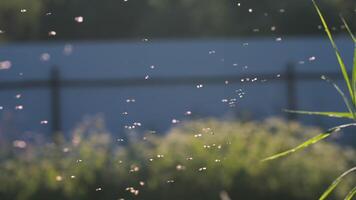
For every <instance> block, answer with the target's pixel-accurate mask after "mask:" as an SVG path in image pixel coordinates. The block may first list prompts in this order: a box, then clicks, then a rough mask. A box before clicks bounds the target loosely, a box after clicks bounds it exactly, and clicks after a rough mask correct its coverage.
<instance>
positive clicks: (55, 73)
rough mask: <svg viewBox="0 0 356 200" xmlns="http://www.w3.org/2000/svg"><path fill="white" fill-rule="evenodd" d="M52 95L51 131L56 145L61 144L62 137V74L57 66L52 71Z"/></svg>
mask: <svg viewBox="0 0 356 200" xmlns="http://www.w3.org/2000/svg"><path fill="white" fill-rule="evenodd" d="M50 95H51V99H50V100H51V124H52V126H51V131H52V139H53V141H54V142H55V143H59V142H60V137H61V131H62V127H61V123H62V122H61V98H60V73H59V70H58V68H57V67H56V66H54V67H53V68H52V69H51V74H50Z"/></svg>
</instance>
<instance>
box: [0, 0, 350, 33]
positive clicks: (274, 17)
mask: <svg viewBox="0 0 356 200" xmlns="http://www.w3.org/2000/svg"><path fill="white" fill-rule="evenodd" d="M238 3H240V6H238ZM318 3H319V5H320V6H321V8H322V9H323V11H324V13H325V15H326V16H329V17H328V21H329V23H330V24H331V25H332V26H333V27H334V28H333V30H334V31H339V30H340V26H341V23H340V20H339V19H338V13H341V14H343V15H344V16H345V17H346V18H347V19H348V21H350V22H352V24H351V26H355V25H356V20H355V18H356V16H355V14H356V13H355V9H356V2H355V1H354V0H327V1H326V0H324V1H321V0H320V1H319V2H318ZM250 8H252V9H253V12H251V13H250V12H249V11H248V10H249V9H250ZM21 9H26V12H21ZM76 16H83V17H84V22H83V23H80V24H78V23H76V22H75V20H74V18H75V17H76ZM319 24H320V22H319V21H318V17H317V15H316V13H315V12H314V10H313V7H312V4H311V1H310V0H303V1H294V0H265V1H260V0H241V1H232V0H219V1H216V0H101V1H97V0H75V1H73V0H11V1H0V30H2V31H4V33H3V34H0V39H1V40H44V39H48V32H49V31H52V30H55V31H56V32H57V36H56V37H51V38H52V39H113V38H119V39H122V38H125V39H127V38H157V37H165V38H170V37H236V36H250V35H251V34H253V35H271V34H272V35H273V34H276V35H282V34H283V35H285V34H289V35H290V34H292V35H296V34H317V33H320V30H319V29H318V25H319ZM272 26H274V27H275V28H276V30H275V31H273V32H272V31H271V27H272ZM257 29H258V31H256V30H257ZM253 30H255V31H253Z"/></svg>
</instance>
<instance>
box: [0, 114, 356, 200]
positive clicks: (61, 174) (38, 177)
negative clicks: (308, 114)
mask: <svg viewBox="0 0 356 200" xmlns="http://www.w3.org/2000/svg"><path fill="white" fill-rule="evenodd" d="M319 131H320V130H318V129H316V128H310V127H304V126H302V125H300V124H298V123H294V122H291V123H287V122H285V121H283V120H279V119H268V120H266V121H264V122H238V121H230V122H229V121H218V120H215V119H206V120H196V121H192V122H184V123H182V124H181V125H179V126H177V127H176V128H174V129H172V130H171V131H170V132H169V133H168V134H166V135H165V136H157V135H155V134H154V133H152V132H150V133H146V134H145V135H144V136H143V137H142V135H141V136H139V135H140V134H136V133H134V132H130V133H128V134H127V135H128V136H127V139H125V140H124V141H122V140H121V139H119V138H113V137H112V136H110V134H109V133H108V132H107V131H106V130H105V126H104V123H103V120H101V119H91V120H88V121H86V122H84V123H82V124H81V125H80V126H79V127H78V128H77V129H76V130H75V131H73V134H72V136H71V139H70V140H69V141H68V142H63V143H62V145H61V146H55V145H53V144H27V146H26V148H15V147H12V148H10V149H9V148H7V151H4V150H2V151H1V152H2V154H3V155H2V157H1V159H0V171H1V173H0V199H2V200H7V199H36V200H37V199H51V200H56V199H76V200H78V199H120V198H123V199H146V200H147V199H152V200H153V199H155V200H157V199H170V200H181V199H194V200H199V199H204V200H209V199H214V200H215V199H224V200H225V199H229V197H227V196H230V198H231V199H249V200H254V199H264V200H269V199H271V200H272V199H273V200H275V199H288V200H302V199H303V200H304V199H316V198H317V197H318V195H319V194H321V193H322V192H323V191H324V190H325V188H326V187H327V186H328V184H329V183H330V181H332V180H333V179H334V178H335V177H337V176H338V175H339V174H340V173H341V172H342V171H344V170H345V169H347V168H348V167H350V166H352V165H354V164H355V163H356V160H355V159H356V152H355V151H354V150H352V149H346V148H345V147H343V148H342V147H340V146H338V145H336V144H333V143H328V142H320V143H318V144H316V145H314V146H312V147H311V148H309V149H308V150H307V151H306V152H302V153H300V154H295V155H292V156H290V157H287V158H285V159H283V160H282V161H280V162H272V163H267V164H266V163H261V162H259V161H260V159H261V158H263V157H265V156H266V155H269V154H270V153H273V152H276V151H279V150H282V149H285V148H290V147H291V146H294V145H296V144H298V143H300V142H301V141H302V140H304V139H305V138H306V137H308V136H310V135H311V134H315V133H318V132H319ZM125 143H126V144H125ZM5 152H6V153H5ZM355 180H356V179H355V177H354V176H353V177H352V176H350V177H348V179H347V180H345V181H344V182H343V183H342V184H341V185H340V186H339V187H338V188H337V190H336V191H335V193H333V195H334V196H332V197H331V198H333V199H342V197H343V196H342V195H343V194H345V192H347V191H349V190H350V187H351V186H352V184H354V183H355Z"/></svg>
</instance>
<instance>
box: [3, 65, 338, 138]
mask: <svg viewBox="0 0 356 200" xmlns="http://www.w3.org/2000/svg"><path fill="white" fill-rule="evenodd" d="M276 74H277V73H261V74H250V75H249V74H244V75H239V76H235V75H228V76H195V77H175V78H155V79H150V80H149V81H147V80H144V79H141V78H140V79H131V78H130V79H90V80H79V79H76V80H69V79H62V78H61V75H60V71H59V70H58V68H57V67H53V68H52V70H51V72H50V76H49V77H50V78H49V79H48V80H26V81H3V82H0V92H1V91H6V90H19V89H21V90H23V89H35V88H46V89H49V90H50V101H51V102H50V112H51V131H52V133H60V132H61V130H62V125H61V124H62V122H61V120H62V116H61V110H62V105H61V90H62V89H64V88H90V87H92V88H99V87H105V88H110V87H153V86H158V87H159V86H167V85H168V86H174V85H193V84H196V83H197V81H199V82H201V83H205V84H221V83H223V82H225V81H226V80H228V81H229V83H237V82H238V83H241V79H244V78H246V77H258V79H260V80H268V81H267V82H264V84H266V83H269V82H276V81H279V82H284V84H285V86H286V91H287V93H286V97H285V99H286V103H287V108H288V109H297V107H298V102H297V101H298V98H297V95H298V94H297V90H296V84H297V82H298V81H314V80H320V76H321V75H322V74H323V75H325V76H327V77H329V78H331V79H334V80H339V79H342V76H341V74H340V73H338V72H331V73H322V72H313V73H302V72H296V70H295V67H294V65H292V64H288V65H287V67H286V70H285V72H283V73H279V74H280V77H278V78H276ZM287 115H288V116H287V117H288V119H295V118H296V115H294V114H293V113H288V114H287Z"/></svg>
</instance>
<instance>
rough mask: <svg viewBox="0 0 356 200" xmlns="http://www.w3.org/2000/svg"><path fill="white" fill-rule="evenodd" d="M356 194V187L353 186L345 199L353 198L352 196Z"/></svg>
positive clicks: (350, 199)
mask: <svg viewBox="0 0 356 200" xmlns="http://www.w3.org/2000/svg"><path fill="white" fill-rule="evenodd" d="M355 195H356V187H354V188H352V190H351V191H350V192H349V193H348V194H347V196H346V197H345V200H352V197H354V196H355Z"/></svg>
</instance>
